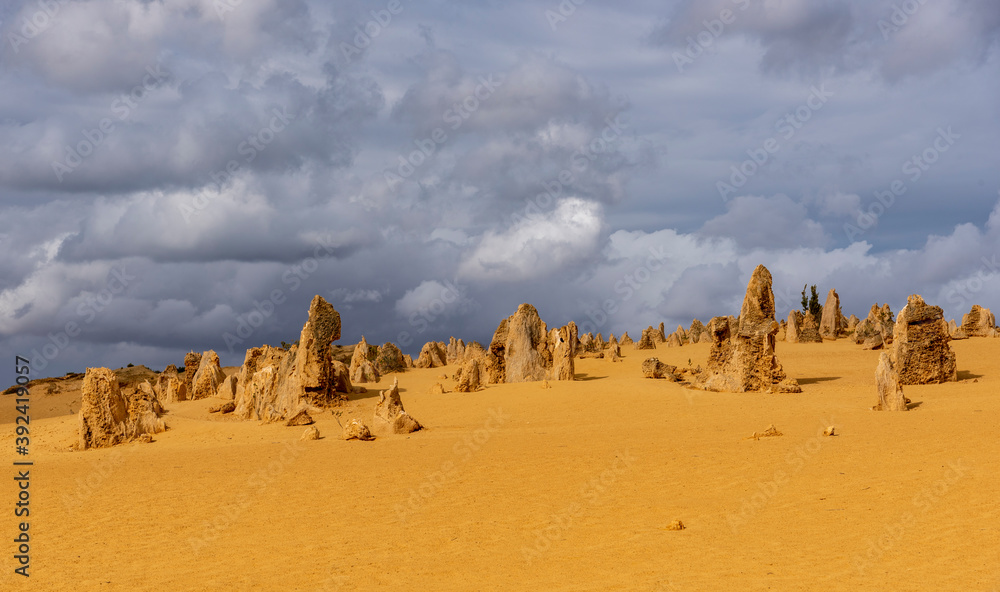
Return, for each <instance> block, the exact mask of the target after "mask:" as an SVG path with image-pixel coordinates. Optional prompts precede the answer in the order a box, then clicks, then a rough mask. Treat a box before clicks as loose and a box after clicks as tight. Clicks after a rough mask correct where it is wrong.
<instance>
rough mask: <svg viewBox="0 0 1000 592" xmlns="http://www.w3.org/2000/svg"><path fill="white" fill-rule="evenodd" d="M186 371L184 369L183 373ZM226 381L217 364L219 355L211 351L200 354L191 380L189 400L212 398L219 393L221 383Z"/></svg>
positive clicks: (220, 367)
mask: <svg viewBox="0 0 1000 592" xmlns="http://www.w3.org/2000/svg"><path fill="white" fill-rule="evenodd" d="M186 371H187V369H186V368H185V372H186ZM225 379H226V375H225V373H224V372H223V371H222V366H221V365H220V364H219V354H217V353H215V352H214V351H212V350H208V351H207V352H205V353H203V354H201V356H200V359H199V364H198V371H197V372H195V375H194V379H193V380H192V384H193V387H192V389H193V390H192V391H191V399H194V400H197V399H205V398H208V397H214V396H215V394H216V393H217V392H219V387H220V386H221V385H222V381H223V380H225Z"/></svg>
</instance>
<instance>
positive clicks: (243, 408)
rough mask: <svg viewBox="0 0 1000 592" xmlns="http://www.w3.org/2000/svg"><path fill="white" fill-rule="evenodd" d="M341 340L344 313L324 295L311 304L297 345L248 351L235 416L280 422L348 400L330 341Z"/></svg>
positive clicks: (239, 382)
mask: <svg viewBox="0 0 1000 592" xmlns="http://www.w3.org/2000/svg"><path fill="white" fill-rule="evenodd" d="M337 339H340V313H338V312H337V311H336V310H335V309H334V308H333V306H332V305H331V304H330V303H328V302H327V301H326V300H324V299H323V298H322V297H321V296H318V295H317V296H315V297H314V298H313V299H312V302H311V303H310V305H309V318H308V319H307V320H306V323H305V325H303V327H302V332H301V334H300V335H299V342H298V344H297V345H293V346H292V347H291V348H290V349H289V350H287V351H286V350H284V349H281V348H274V347H270V346H267V345H265V346H263V347H255V348H251V349H250V350H248V351H247V354H246V357H245V358H244V361H243V366H242V367H241V368H240V374H239V379H238V381H237V384H236V412H235V413H236V415H237V416H239V417H242V418H244V419H260V420H264V421H279V420H283V419H286V418H288V417H290V416H291V415H292V414H294V413H296V412H298V411H299V410H300V408H301V407H303V406H304V405H310V406H313V407H318V408H320V409H324V408H327V407H332V406H335V405H338V404H340V403H341V402H343V401H344V400H346V398H347V394H346V393H338V391H337V385H338V384H342V383H343V377H342V376H338V371H337V366H335V364H334V360H333V359H332V358H331V343H332V342H333V341H335V340H337Z"/></svg>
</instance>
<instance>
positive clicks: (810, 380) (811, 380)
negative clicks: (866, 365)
mask: <svg viewBox="0 0 1000 592" xmlns="http://www.w3.org/2000/svg"><path fill="white" fill-rule="evenodd" d="M841 378H842V377H841V376H817V377H816V378H796V380H798V381H799V384H816V383H817V382H828V381H830V380H840V379H841Z"/></svg>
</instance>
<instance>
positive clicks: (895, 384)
mask: <svg viewBox="0 0 1000 592" xmlns="http://www.w3.org/2000/svg"><path fill="white" fill-rule="evenodd" d="M875 386H876V388H877V389H878V403H877V404H876V405H875V407H873V409H874V410H876V411H906V404H907V403H908V402H909V401H907V399H906V397H904V396H903V386H902V385H901V384H900V382H899V373H898V372H897V371H896V367H895V364H893V361H892V356H891V355H890V354H889V353H887V352H882V354H881V355H879V358H878V367H877V368H876V369H875Z"/></svg>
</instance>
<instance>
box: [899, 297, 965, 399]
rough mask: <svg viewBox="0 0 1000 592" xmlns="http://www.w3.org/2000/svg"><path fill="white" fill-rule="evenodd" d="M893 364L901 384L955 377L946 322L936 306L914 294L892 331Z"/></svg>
mask: <svg viewBox="0 0 1000 592" xmlns="http://www.w3.org/2000/svg"><path fill="white" fill-rule="evenodd" d="M893 335H894V336H893V344H892V356H893V359H892V361H893V364H894V365H895V368H896V371H897V372H898V373H899V382H900V383H901V384H934V383H940V382H948V381H954V380H958V375H957V370H956V365H955V352H953V351H952V349H951V347H950V346H949V345H948V342H949V341H950V340H951V337H950V336H949V335H948V324H947V323H946V322H945V320H944V312H943V311H942V310H941V307H939V306H929V305H928V304H926V303H925V302H924V299H923V298H921V297H920V296H918V295H916V294H914V295H912V296H910V297H909V298H907V300H906V306H904V307H903V309H902V310H900V311H899V316H898V317H897V318H896V327H895V329H894V332H893Z"/></svg>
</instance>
